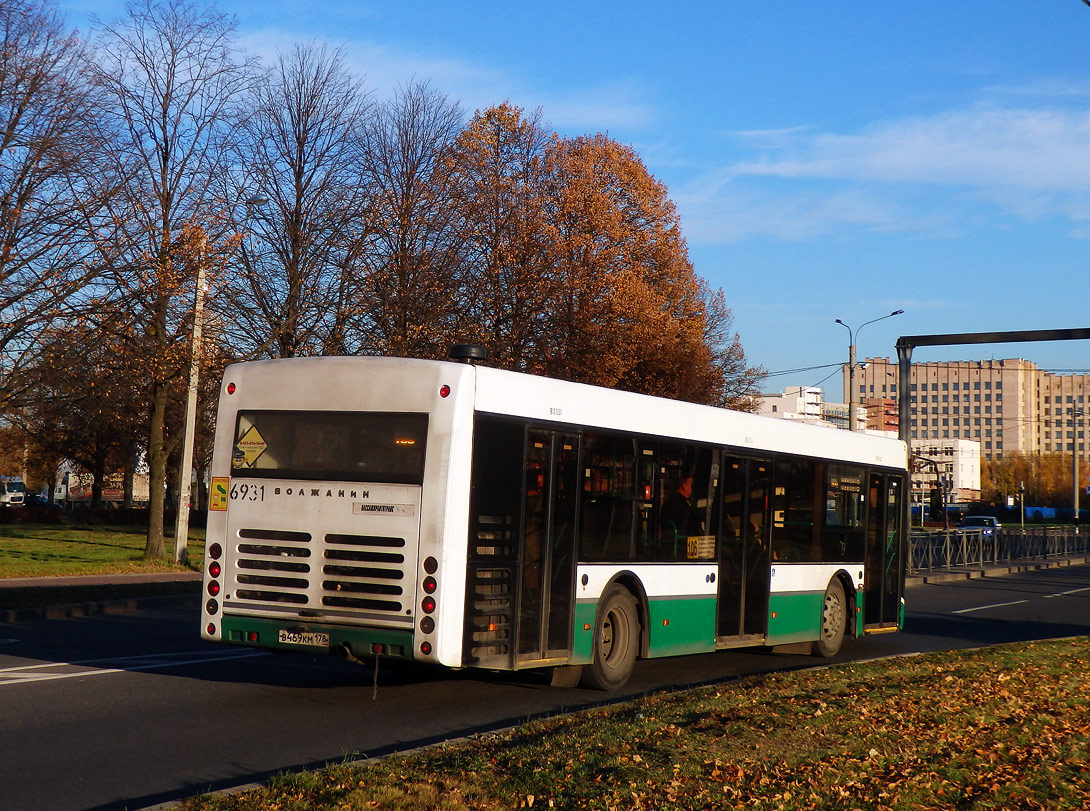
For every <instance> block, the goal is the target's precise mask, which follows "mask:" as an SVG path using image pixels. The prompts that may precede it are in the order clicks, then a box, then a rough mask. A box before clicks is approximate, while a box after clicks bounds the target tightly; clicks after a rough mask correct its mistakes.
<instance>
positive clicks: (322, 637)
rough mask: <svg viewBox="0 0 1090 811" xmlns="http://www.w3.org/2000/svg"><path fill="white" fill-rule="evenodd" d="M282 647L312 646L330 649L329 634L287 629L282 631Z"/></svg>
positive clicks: (280, 640)
mask: <svg viewBox="0 0 1090 811" xmlns="http://www.w3.org/2000/svg"><path fill="white" fill-rule="evenodd" d="M279 642H280V644H281V645H310V646H312V647H318V648H328V647H329V634H323V633H321V632H319V631H289V630H287V629H285V628H281V629H280V639H279Z"/></svg>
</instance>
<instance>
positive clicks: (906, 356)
mask: <svg viewBox="0 0 1090 811" xmlns="http://www.w3.org/2000/svg"><path fill="white" fill-rule="evenodd" d="M1087 339H1090V328H1088V329H1029V330H1021V331H1018V332H961V333H953V334H949V335H903V336H901V337H900V338H898V339H897V366H898V369H897V373H898V375H897V393H898V395H899V396H898V398H897V420H898V431H897V433H898V435H899V436H900V438H901V439H903V440H904V441H905V442H909V441H910V439H911V437H912V431H911V428H910V426H909V417H910V416H911V412H912V402H911V399H910V398H909V391H910V389H911V378H912V350H913V349H915V348H916V347H917V346H957V345H959V344H1012V343H1032V342H1034V341H1083V340H1087Z"/></svg>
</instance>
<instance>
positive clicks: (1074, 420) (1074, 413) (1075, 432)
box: [1068, 408, 1083, 535]
mask: <svg viewBox="0 0 1090 811" xmlns="http://www.w3.org/2000/svg"><path fill="white" fill-rule="evenodd" d="M1068 413H1070V414H1071V503H1072V504H1073V505H1074V506H1075V534H1076V535H1078V534H1079V422H1078V421H1079V419H1081V418H1082V415H1083V411H1082V409H1081V408H1072V409H1068Z"/></svg>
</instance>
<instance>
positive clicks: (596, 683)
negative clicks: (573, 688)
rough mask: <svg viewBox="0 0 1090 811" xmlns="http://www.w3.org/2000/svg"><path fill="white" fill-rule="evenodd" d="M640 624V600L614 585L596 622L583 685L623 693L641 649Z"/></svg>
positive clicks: (605, 598)
mask: <svg viewBox="0 0 1090 811" xmlns="http://www.w3.org/2000/svg"><path fill="white" fill-rule="evenodd" d="M639 638H640V621H639V617H638V616H637V614H636V600H635V598H633V596H632V594H631V593H630V592H629V591H628V589H626V588H625V587H624V586H621V585H619V584H617V583H614V584H613V585H612V586H610V587H609V589H607V590H606V593H605V594H604V595H603V597H602V601H601V602H600V603H599V604H598V615H597V617H596V619H595V621H594V649H593V651H592V657H591V663H590V665H588V666H585V667H584V668H583V677H582V680H581V684H582V685H583V686H584V687H590V688H593V689H596V690H619V689H620V688H622V687H624V685H625V683H626V682H627V681H628V678H629V677H630V676H631V675H632V667H633V665H634V664H635V662H636V649H637V648H638V646H639Z"/></svg>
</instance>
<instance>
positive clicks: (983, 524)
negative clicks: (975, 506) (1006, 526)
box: [958, 515, 1002, 535]
mask: <svg viewBox="0 0 1090 811" xmlns="http://www.w3.org/2000/svg"><path fill="white" fill-rule="evenodd" d="M1001 528H1002V525H1001V524H1000V523H999V521H998V519H996V518H992V516H990V515H967V516H965V517H964V518H962V519H961V523H960V524H958V529H960V530H964V531H966V532H979V533H980V534H981V535H994V534H995V533H996V532H998V531H999V530H1000V529H1001Z"/></svg>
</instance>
